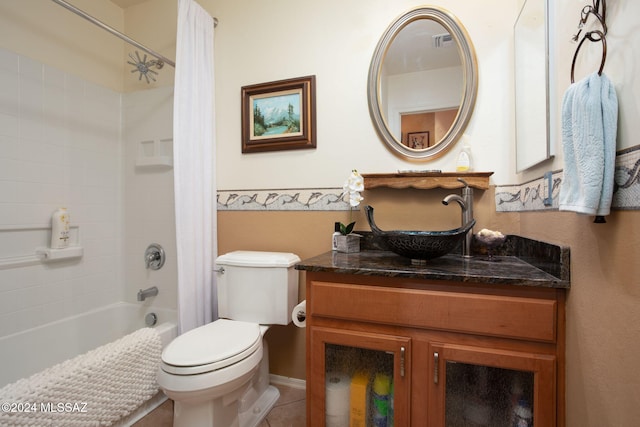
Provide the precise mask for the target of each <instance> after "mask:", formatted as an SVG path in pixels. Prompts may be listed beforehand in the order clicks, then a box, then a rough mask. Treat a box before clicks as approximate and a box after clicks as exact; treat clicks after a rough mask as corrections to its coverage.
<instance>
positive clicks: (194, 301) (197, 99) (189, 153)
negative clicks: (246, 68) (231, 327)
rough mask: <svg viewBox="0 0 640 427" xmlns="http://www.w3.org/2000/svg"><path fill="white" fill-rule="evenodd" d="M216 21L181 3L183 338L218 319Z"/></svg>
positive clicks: (177, 118) (178, 174)
mask: <svg viewBox="0 0 640 427" xmlns="http://www.w3.org/2000/svg"><path fill="white" fill-rule="evenodd" d="M213 27H214V25H213V18H212V17H211V15H209V14H208V13H207V12H206V11H205V10H204V9H203V8H202V7H201V6H200V5H199V4H198V3H196V2H195V1H193V0H179V2H178V32H177V46H176V50H177V51H176V74H175V89H174V91H175V93H174V108H173V114H174V117H173V156H174V160H173V161H174V164H173V167H174V189H175V211H176V245H177V257H178V318H179V319H178V320H179V328H180V333H184V332H186V331H188V330H190V329H193V328H195V327H198V326H200V325H204V324H205V323H209V322H211V321H212V320H214V319H215V318H216V317H217V304H216V303H215V301H214V298H215V295H216V292H215V283H214V275H213V273H212V268H213V260H214V258H215V257H216V254H217V238H216V235H217V230H216V211H215V209H216V207H215V204H214V200H215V198H214V197H213V194H214V191H215V189H216V185H215V173H214V172H213V165H214V158H213V155H214V152H215V140H214V138H215V133H214V130H213V129H214V103H213V99H214V96H213V95H214V93H213V90H214V85H213Z"/></svg>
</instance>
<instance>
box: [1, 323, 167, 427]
mask: <svg viewBox="0 0 640 427" xmlns="http://www.w3.org/2000/svg"><path fill="white" fill-rule="evenodd" d="M161 351H162V342H161V340H160V336H159V335H158V333H157V332H156V331H155V330H154V329H151V328H142V329H139V330H137V331H135V332H133V333H132V334H129V335H127V336H125V337H123V338H120V339H119V340H117V341H114V342H112V343H109V344H106V345H104V346H102V347H98V348H97V349H95V350H91V351H89V352H88V353H85V354H82V355H80V356H77V357H74V358H73V359H69V360H66V361H64V362H62V363H60V364H58V365H55V366H52V367H51V368H48V369H45V370H44V371H42V372H39V373H37V374H34V375H32V376H31V377H29V378H24V379H21V380H18V381H16V382H15V383H12V384H9V385H6V386H5V387H3V388H1V389H0V402H2V403H3V405H5V404H6V403H9V404H15V406H13V407H12V406H8V407H6V408H5V406H3V411H0V426H2V427H4V426H33V427H35V426H37V427H43V426H50V427H88V426H109V425H112V424H113V423H114V422H116V421H118V420H119V419H121V418H122V417H125V416H127V415H129V414H130V413H131V412H133V411H134V410H135V409H137V408H138V407H139V406H140V405H141V404H143V403H144V402H146V401H147V400H149V399H150V398H151V397H153V396H154V395H155V394H156V393H157V391H158V384H157V382H156V372H157V370H158V367H159V366H160V360H161ZM25 356H28V355H25ZM5 409H9V410H8V411H7V410H5Z"/></svg>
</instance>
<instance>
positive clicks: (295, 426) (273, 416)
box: [132, 384, 306, 427]
mask: <svg viewBox="0 0 640 427" xmlns="http://www.w3.org/2000/svg"><path fill="white" fill-rule="evenodd" d="M274 385H275V386H276V387H277V388H278V390H280V399H278V402H277V403H276V405H275V406H274V407H273V409H272V410H271V412H269V414H268V415H267V418H266V419H265V420H264V421H262V423H261V424H260V425H259V426H258V427H304V426H305V424H306V401H305V391H304V390H301V389H298V388H293V387H287V386H283V385H279V384H274ZM132 427H173V401H172V400H167V401H166V402H165V403H163V404H162V405H160V406H159V407H157V408H156V409H155V410H154V411H153V412H151V413H150V414H149V415H147V416H145V417H144V418H142V419H141V420H140V421H138V422H137V423H135V424H133V426H132Z"/></svg>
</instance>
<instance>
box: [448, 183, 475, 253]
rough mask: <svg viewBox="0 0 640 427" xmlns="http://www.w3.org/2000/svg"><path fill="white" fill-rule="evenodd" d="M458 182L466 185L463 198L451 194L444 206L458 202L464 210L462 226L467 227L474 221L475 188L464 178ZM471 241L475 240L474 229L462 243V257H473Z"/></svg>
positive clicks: (468, 232)
mask: <svg viewBox="0 0 640 427" xmlns="http://www.w3.org/2000/svg"><path fill="white" fill-rule="evenodd" d="M458 181H460V182H461V183H463V184H464V187H463V188H462V197H460V196H458V195H457V194H449V195H448V196H446V197H445V198H444V199H443V200H442V204H443V205H445V206H447V205H449V203H450V202H457V203H458V204H459V205H460V209H461V210H462V215H461V220H462V226H465V225H467V224H468V223H469V222H470V221H471V220H473V188H471V187H469V184H467V182H466V181H465V180H464V179H462V178H458ZM471 239H473V228H470V229H469V231H467V235H466V236H465V239H464V241H463V242H462V256H464V257H470V256H471Z"/></svg>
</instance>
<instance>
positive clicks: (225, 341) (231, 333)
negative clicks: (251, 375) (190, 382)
mask: <svg viewBox="0 0 640 427" xmlns="http://www.w3.org/2000/svg"><path fill="white" fill-rule="evenodd" d="M261 344H262V334H261V333H260V325H258V324H257V323H250V322H239V321H235V320H227V319H219V320H216V321H215V322H212V323H208V324H206V325H204V326H200V327H198V328H195V329H192V330H190V331H188V332H186V333H184V334H182V335H180V336H179V337H177V338H176V339H175V340H173V341H172V342H171V343H169V345H168V346H167V347H166V348H165V349H164V351H163V352H162V362H163V363H162V365H163V367H162V369H163V370H165V371H166V372H169V373H174V374H179V375H193V374H199V373H204V372H210V371H214V370H217V369H222V368H224V367H227V366H229V365H232V364H234V363H237V362H239V361H240V360H243V359H245V358H246V357H248V356H249V355H251V354H253V353H254V352H255V351H256V350H257V349H258V348H260V345H261Z"/></svg>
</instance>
